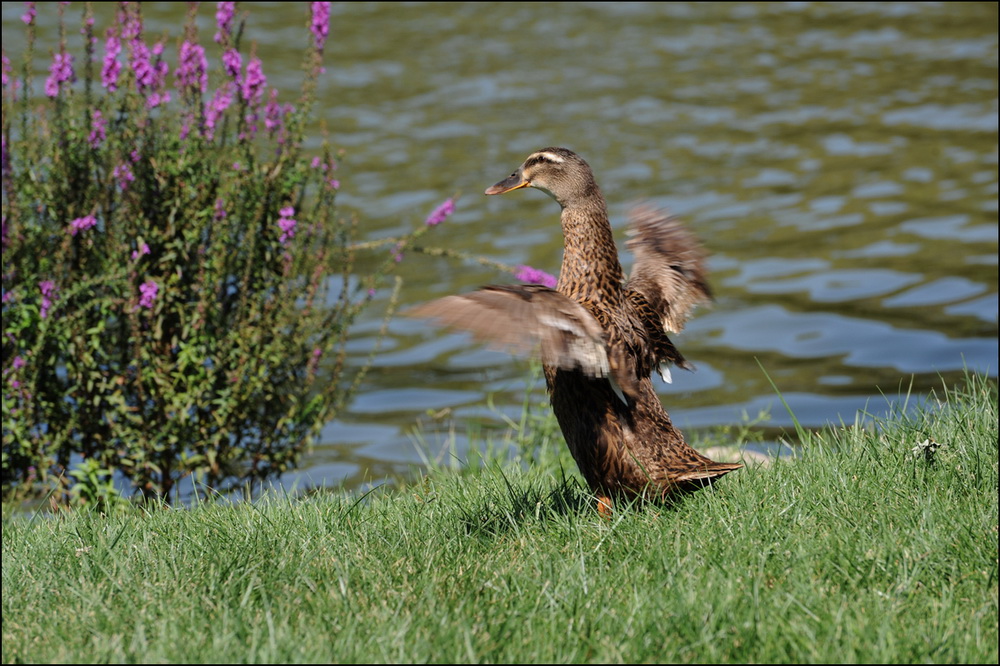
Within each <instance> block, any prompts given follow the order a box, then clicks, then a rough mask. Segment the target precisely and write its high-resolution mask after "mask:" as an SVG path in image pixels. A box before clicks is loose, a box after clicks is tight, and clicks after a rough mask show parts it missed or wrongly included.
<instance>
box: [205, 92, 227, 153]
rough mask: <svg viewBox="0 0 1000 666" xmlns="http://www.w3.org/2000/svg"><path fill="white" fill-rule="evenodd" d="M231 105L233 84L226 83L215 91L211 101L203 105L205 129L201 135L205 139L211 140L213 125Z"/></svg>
mask: <svg viewBox="0 0 1000 666" xmlns="http://www.w3.org/2000/svg"><path fill="white" fill-rule="evenodd" d="M232 103H233V84H232V83H226V84H225V85H224V86H222V87H221V88H219V89H218V90H216V91H215V96H213V97H212V101H211V102H209V103H208V104H206V105H205V129H204V132H203V135H204V136H205V138H206V139H211V138H212V137H213V136H215V124H216V123H217V122H218V121H219V118H221V117H222V114H223V113H225V111H226V109H228V108H229V105H230V104H232Z"/></svg>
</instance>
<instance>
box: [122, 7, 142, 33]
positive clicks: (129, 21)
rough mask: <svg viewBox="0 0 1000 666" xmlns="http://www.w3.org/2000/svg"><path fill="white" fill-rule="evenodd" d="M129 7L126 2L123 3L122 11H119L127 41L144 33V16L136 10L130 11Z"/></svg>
mask: <svg viewBox="0 0 1000 666" xmlns="http://www.w3.org/2000/svg"><path fill="white" fill-rule="evenodd" d="M133 7H134V5H133ZM128 9H129V8H128V7H126V6H125V3H122V5H121V11H119V12H118V23H120V24H121V26H122V37H123V38H125V40H126V41H131V40H133V39H138V38H139V35H141V34H142V18H140V16H139V14H138V12H136V11H134V10H133V11H131V12H129V11H128Z"/></svg>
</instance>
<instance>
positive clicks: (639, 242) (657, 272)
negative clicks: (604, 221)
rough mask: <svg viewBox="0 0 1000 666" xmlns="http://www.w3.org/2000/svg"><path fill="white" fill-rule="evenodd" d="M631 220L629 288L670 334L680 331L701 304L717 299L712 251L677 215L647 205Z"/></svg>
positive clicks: (633, 212) (634, 211) (633, 215)
mask: <svg viewBox="0 0 1000 666" xmlns="http://www.w3.org/2000/svg"><path fill="white" fill-rule="evenodd" d="M630 217H631V222H630V224H629V232H628V233H629V236H630V238H629V239H628V241H627V242H626V245H627V246H628V248H629V249H630V250H631V251H632V253H633V254H634V255H635V265H634V266H633V267H632V274H631V275H630V276H629V279H628V285H627V288H628V289H632V290H633V291H636V292H638V293H639V294H641V295H642V296H643V298H644V299H645V300H646V302H647V303H648V304H649V307H650V308H652V310H653V311H654V312H655V313H656V314H657V315H658V316H659V317H660V318H661V320H662V324H663V328H664V329H665V330H667V331H673V332H679V331H681V330H682V329H683V328H684V322H686V321H687V318H688V316H689V315H690V314H691V311H692V310H693V309H694V307H695V306H696V305H698V304H699V303H703V302H709V301H711V300H712V291H711V289H709V286H708V281H707V278H706V273H707V271H706V269H705V259H706V258H707V257H708V253H707V252H705V249H704V248H703V247H702V246H701V243H699V242H698V238H697V237H696V236H695V235H694V234H693V233H691V231H689V230H688V229H687V227H685V226H684V225H683V224H682V223H681V221H680V220H678V219H677V218H676V217H672V216H670V215H667V214H666V213H663V212H661V211H658V210H655V209H653V208H648V207H639V208H636V209H635V210H633V211H632V213H631V215H630Z"/></svg>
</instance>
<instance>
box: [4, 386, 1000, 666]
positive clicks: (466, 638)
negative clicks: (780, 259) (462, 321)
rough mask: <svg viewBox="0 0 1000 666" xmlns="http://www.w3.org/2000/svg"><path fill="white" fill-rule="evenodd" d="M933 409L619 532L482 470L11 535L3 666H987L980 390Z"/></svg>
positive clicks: (542, 479)
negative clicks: (403, 665)
mask: <svg viewBox="0 0 1000 666" xmlns="http://www.w3.org/2000/svg"><path fill="white" fill-rule="evenodd" d="M939 398H941V401H940V402H934V403H932V404H929V405H928V407H927V408H925V409H923V410H920V411H918V412H910V413H909V415H908V416H900V417H898V418H894V419H892V420H890V421H888V422H886V423H882V424H878V427H877V428H858V427H853V426H852V427H846V428H839V429H835V430H827V431H823V432H821V433H818V434H813V435H811V436H810V437H809V441H808V442H807V443H806V446H805V451H804V454H803V455H802V456H800V457H799V458H798V459H796V460H789V461H781V462H778V463H777V464H775V465H773V466H771V467H766V468H765V467H757V468H749V469H746V470H743V471H741V472H739V473H736V474H733V475H730V476H729V477H727V478H725V479H724V480H723V481H722V482H720V483H719V484H718V485H717V486H716V487H715V488H714V489H712V490H709V491H706V492H701V493H698V494H695V495H692V496H690V497H688V498H686V499H685V500H683V501H682V502H680V503H679V504H678V505H677V506H675V507H673V508H670V509H664V508H656V507H645V508H640V507H631V508H625V509H623V510H619V511H617V512H616V514H615V516H614V517H613V519H612V520H611V521H607V520H604V519H602V518H601V517H599V516H598V514H597V513H596V512H595V511H594V510H593V506H592V504H591V500H590V498H589V497H588V494H587V492H586V491H585V489H583V488H582V487H581V486H580V484H579V482H578V481H577V478H578V477H577V475H576V471H575V469H572V468H570V467H567V468H566V471H565V473H563V472H561V471H559V469H558V467H557V466H553V465H535V466H533V467H531V468H530V469H528V470H527V471H523V470H522V469H521V468H520V467H519V466H518V465H516V464H500V463H489V464H487V465H486V466H485V467H484V468H483V469H481V470H475V471H473V470H466V471H464V472H463V473H458V474H456V473H454V472H447V471H442V472H435V473H432V474H431V475H430V476H429V477H428V478H426V479H425V480H423V481H422V482H421V483H419V484H416V485H413V486H412V487H410V488H407V489H405V490H401V491H393V492H388V493H384V494H378V495H377V494H373V495H370V496H369V497H368V498H366V499H365V500H364V501H357V499H356V498H349V497H345V496H342V495H337V494H332V495H328V496H322V497H313V498H310V499H304V500H286V499H271V500H267V501H261V502H258V503H255V504H253V505H250V504H242V505H235V506H215V505H202V506H199V507H196V508H194V509H193V510H181V511H178V510H155V511H152V512H149V513H145V514H139V513H131V514H125V515H113V516H110V517H106V518H105V517H101V516H99V515H94V514H87V513H76V514H69V515H64V516H59V517H56V518H43V517H35V518H33V519H30V520H28V519H26V518H25V517H23V516H20V517H16V518H11V517H6V518H5V519H4V522H3V661H4V662H5V663H10V662H25V661H31V662H78V661H82V662H94V661H101V662H104V661H169V662H188V661H225V662H285V661H336V662H345V661H416V662H423V661H429V662H441V661H444V662H451V661H468V662H477V661H482V662H499V663H504V662H549V661H555V662H575V661H589V662H602V663H603V662H626V661H723V662H724V661H733V662H748V661H749V662H834V663H836V662H854V661H877V662H923V661H932V662H993V663H996V661H997V638H998V636H997V621H998V613H997V536H998V535H997V419H998V416H997V393H996V387H995V385H993V384H992V383H989V382H987V381H985V380H983V379H980V378H975V377H972V378H970V379H969V382H968V385H967V386H965V387H963V388H961V389H955V390H947V391H944V392H942V394H941V395H940V396H939ZM925 441H927V444H926V445H925V446H924V447H923V448H920V447H919V446H918V444H920V443H922V442H925ZM933 442H937V443H941V444H944V445H945V446H944V447H943V448H938V449H934V447H933V446H932V443H933ZM915 447H916V451H914V449H915Z"/></svg>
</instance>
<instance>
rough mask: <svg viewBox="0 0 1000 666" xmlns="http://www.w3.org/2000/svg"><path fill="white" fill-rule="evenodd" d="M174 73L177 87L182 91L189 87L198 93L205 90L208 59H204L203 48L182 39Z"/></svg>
mask: <svg viewBox="0 0 1000 666" xmlns="http://www.w3.org/2000/svg"><path fill="white" fill-rule="evenodd" d="M175 74H176V83H177V87H178V88H180V89H181V90H182V91H183V90H185V89H187V88H191V89H193V90H195V91H197V92H199V93H203V92H205V88H206V87H207V86H208V60H206V59H205V49H204V48H202V46H201V45H200V44H194V43H192V42H189V41H187V40H184V42H183V43H181V51H180V56H179V57H178V62H177V72H176V73H175Z"/></svg>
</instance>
